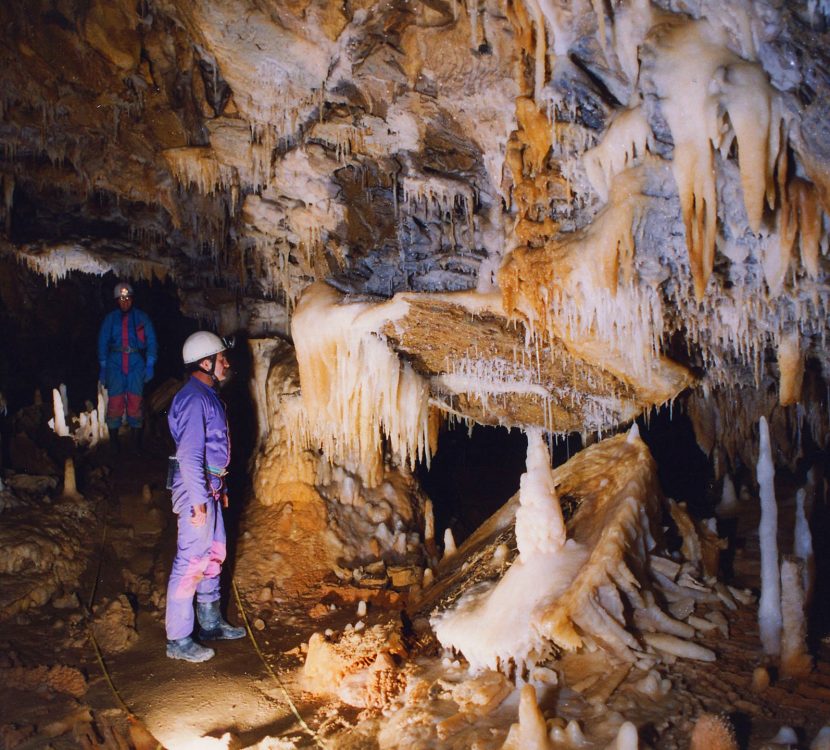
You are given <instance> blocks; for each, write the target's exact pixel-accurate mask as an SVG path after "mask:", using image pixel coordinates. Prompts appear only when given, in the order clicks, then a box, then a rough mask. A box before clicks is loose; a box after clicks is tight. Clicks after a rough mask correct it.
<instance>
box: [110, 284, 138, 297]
mask: <svg viewBox="0 0 830 750" xmlns="http://www.w3.org/2000/svg"><path fill="white" fill-rule="evenodd" d="M112 296H113V298H114V299H121V297H132V296H133V288H132V287H131V286H130V285H129V284H128V283H127V282H126V281H119V282H118V283H117V284H116V285H115V289H113V290H112Z"/></svg>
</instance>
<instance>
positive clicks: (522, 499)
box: [431, 429, 587, 672]
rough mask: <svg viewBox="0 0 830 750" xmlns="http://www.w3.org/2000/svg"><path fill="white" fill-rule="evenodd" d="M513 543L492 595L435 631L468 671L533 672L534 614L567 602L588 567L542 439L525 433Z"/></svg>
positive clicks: (471, 600)
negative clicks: (569, 533)
mask: <svg viewBox="0 0 830 750" xmlns="http://www.w3.org/2000/svg"><path fill="white" fill-rule="evenodd" d="M519 503H520V506H519V510H518V511H517V512H516V541H517V543H518V547H519V556H518V558H517V559H516V560H515V562H514V563H513V565H512V566H511V567H510V569H509V570H508V571H507V572H506V573H505V575H504V577H503V578H502V579H501V580H500V581H499V583H498V584H496V585H495V586H494V587H488V588H487V589H486V590H485V591H482V590H481V589H478V590H473V591H471V592H470V593H468V594H467V595H465V596H464V597H463V598H462V599H461V600H460V601H459V602H458V605H457V606H456V607H455V608H454V609H453V610H450V611H447V612H444V613H441V614H437V615H434V616H433V617H432V620H431V621H432V625H433V628H434V629H435V633H436V635H437V637H438V640H439V641H440V642H441V644H442V645H443V646H444V647H445V648H453V649H455V650H457V651H460V652H461V653H462V654H463V655H464V657H465V658H466V659H467V661H468V662H469V665H470V670H471V671H473V672H480V671H482V670H484V669H499V668H500V667H501V668H502V669H504V668H507V666H508V663H509V662H510V661H513V662H514V663H515V664H516V665H517V666H527V667H528V668H529V667H531V666H533V664H534V663H535V662H536V661H538V660H539V659H541V658H543V657H544V655H545V653H546V651H547V646H546V644H547V639H545V638H544V637H543V636H542V635H541V633H540V632H539V630H538V629H537V626H536V625H537V612H538V611H539V610H540V609H541V608H544V607H545V606H546V605H547V604H549V603H551V602H552V601H554V600H555V599H556V598H557V597H558V596H559V595H560V594H562V593H563V592H564V591H565V590H566V589H567V587H568V585H569V584H570V583H571V582H572V581H573V579H574V578H575V577H576V574H577V573H578V572H579V570H580V568H581V567H582V565H583V564H584V563H585V561H586V559H587V552H586V551H585V549H584V548H583V547H581V546H580V545H578V544H577V543H576V542H574V541H573V540H567V539H566V534H565V522H564V519H563V516H562V509H561V508H560V506H559V499H558V498H557V496H556V491H555V489H554V484H553V475H552V473H551V469H550V457H549V454H548V450H547V447H546V445H545V443H544V439H543V436H542V431H541V430H539V429H532V430H529V431H528V449H527V471H526V473H525V474H524V475H522V478H521V485H520V490H519Z"/></svg>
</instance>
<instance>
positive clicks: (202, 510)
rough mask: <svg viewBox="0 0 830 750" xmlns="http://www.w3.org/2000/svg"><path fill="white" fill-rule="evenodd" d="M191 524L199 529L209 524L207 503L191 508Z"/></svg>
mask: <svg viewBox="0 0 830 750" xmlns="http://www.w3.org/2000/svg"><path fill="white" fill-rule="evenodd" d="M190 523H192V524H193V525H194V526H197V527H198V526H204V525H205V523H207V505H205V503H202V504H201V505H191V506H190Z"/></svg>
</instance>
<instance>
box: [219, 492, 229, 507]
mask: <svg viewBox="0 0 830 750" xmlns="http://www.w3.org/2000/svg"><path fill="white" fill-rule="evenodd" d="M219 500H220V501H221V502H222V507H223V508H227V507H228V493H227V492H223V493H222V496H221V497H220V498H219Z"/></svg>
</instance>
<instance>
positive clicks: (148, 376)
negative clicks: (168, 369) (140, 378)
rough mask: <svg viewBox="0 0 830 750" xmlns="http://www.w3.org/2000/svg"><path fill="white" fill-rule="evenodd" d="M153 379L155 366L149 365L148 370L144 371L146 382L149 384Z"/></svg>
mask: <svg viewBox="0 0 830 750" xmlns="http://www.w3.org/2000/svg"><path fill="white" fill-rule="evenodd" d="M152 379H153V366H152V365H147V368H146V369H145V370H144V382H145V383H149V382H150V381H151V380H152Z"/></svg>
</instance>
